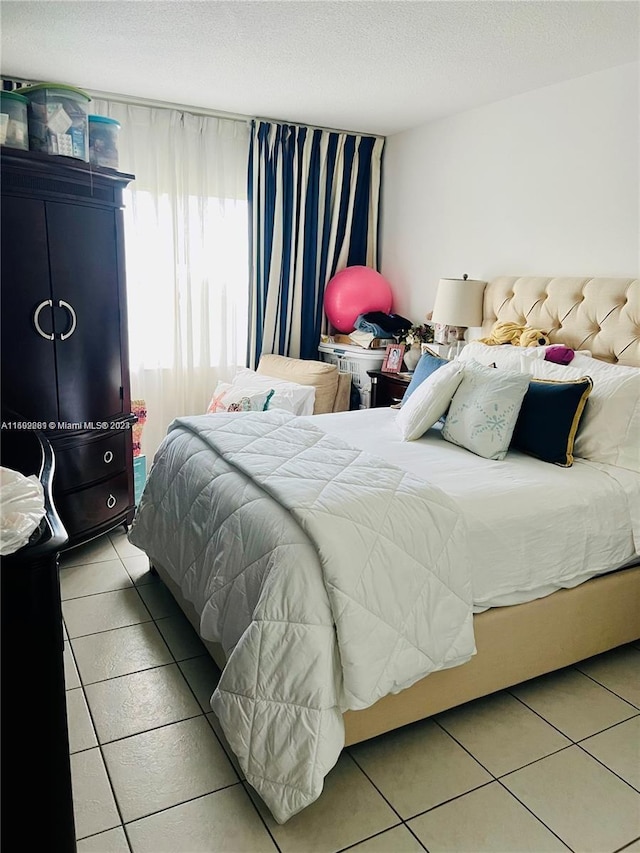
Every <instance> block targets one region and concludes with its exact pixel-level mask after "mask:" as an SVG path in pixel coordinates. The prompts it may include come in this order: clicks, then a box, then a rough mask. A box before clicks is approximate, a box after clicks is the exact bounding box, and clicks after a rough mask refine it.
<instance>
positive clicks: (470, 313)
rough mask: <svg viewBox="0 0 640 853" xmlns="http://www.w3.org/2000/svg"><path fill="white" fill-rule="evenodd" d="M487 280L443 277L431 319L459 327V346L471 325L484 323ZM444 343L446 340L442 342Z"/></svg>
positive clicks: (457, 335) (457, 336)
mask: <svg viewBox="0 0 640 853" xmlns="http://www.w3.org/2000/svg"><path fill="white" fill-rule="evenodd" d="M485 285H486V281H478V280H476V279H472V278H469V277H468V276H467V275H466V274H465V275H464V276H463V277H462V278H441V279H440V281H439V282H438V290H437V292H436V301H435V305H434V306H433V314H432V317H431V321H432V322H433V323H434V324H436V325H440V326H449V327H451V326H454V327H456V329H457V333H456V339H457V342H458V343H457V348H458V349H459V348H460V342H461V341H463V340H464V333H465V332H466V330H467V329H468V328H469V327H470V326H481V325H482V301H483V296H484V288H485ZM442 343H444V341H443V342H442Z"/></svg>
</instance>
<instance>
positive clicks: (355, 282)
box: [324, 266, 393, 332]
mask: <svg viewBox="0 0 640 853" xmlns="http://www.w3.org/2000/svg"><path fill="white" fill-rule="evenodd" d="M392 304H393V294H392V293H391V285H390V284H389V282H388V281H387V280H386V278H385V277H384V276H382V275H380V273H379V272H376V271H375V270H372V269H371V267H361V266H357V267H346V269H343V270H340V272H338V273H336V274H335V275H334V277H333V278H332V279H331V280H330V281H329V282H327V286H326V288H325V291H324V310H325V313H326V315H327V317H328V318H329V322H330V323H331V325H332V326H333V327H334V329H336V330H337V331H338V332H352V331H353V327H354V323H355V321H356V319H357V318H358V316H359V315H360V314H366V313H367V312H368V311H383V312H384V313H385V314H388V313H389V312H390V311H391V305H392Z"/></svg>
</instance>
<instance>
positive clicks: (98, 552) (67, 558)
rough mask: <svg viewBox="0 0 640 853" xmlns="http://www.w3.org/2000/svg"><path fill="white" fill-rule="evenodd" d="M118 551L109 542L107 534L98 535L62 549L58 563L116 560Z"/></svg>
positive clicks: (68, 564)
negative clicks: (82, 542) (80, 543)
mask: <svg viewBox="0 0 640 853" xmlns="http://www.w3.org/2000/svg"><path fill="white" fill-rule="evenodd" d="M117 559H118V553H117V551H116V550H115V548H114V547H113V545H112V544H111V540H110V539H109V537H108V536H106V535H105V536H98V538H97V539H92V540H91V542H87V543H86V545H78V547H77V548H72V549H71V550H70V551H64V552H63V553H62V554H61V555H60V565H61V566H62V567H66V566H82V565H84V564H86V563H101V562H104V561H105V560H117Z"/></svg>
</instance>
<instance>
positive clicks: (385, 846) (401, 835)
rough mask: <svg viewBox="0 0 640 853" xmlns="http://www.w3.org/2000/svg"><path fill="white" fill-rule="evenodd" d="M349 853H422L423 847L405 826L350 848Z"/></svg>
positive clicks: (397, 827)
mask: <svg viewBox="0 0 640 853" xmlns="http://www.w3.org/2000/svg"><path fill="white" fill-rule="evenodd" d="M349 853H424V847H423V846H422V844H420V843H419V842H417V841H416V839H415V838H414V837H413V835H411V833H410V832H409V830H408V829H407V827H406V826H396V827H395V828H394V829H388V830H387V831H386V832H382V833H380V835H376V836H374V837H373V838H370V839H369V840H368V841H362V842H361V843H360V844H356V845H355V846H354V847H350V848H349Z"/></svg>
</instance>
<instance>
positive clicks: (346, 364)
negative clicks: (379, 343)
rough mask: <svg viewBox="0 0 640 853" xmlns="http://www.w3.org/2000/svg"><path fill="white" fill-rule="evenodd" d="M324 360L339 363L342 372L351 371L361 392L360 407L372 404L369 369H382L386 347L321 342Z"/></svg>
mask: <svg viewBox="0 0 640 853" xmlns="http://www.w3.org/2000/svg"><path fill="white" fill-rule="evenodd" d="M318 352H319V353H320V358H321V359H322V361H328V362H329V363H330V364H337V366H338V370H339V371H340V373H350V374H351V381H352V382H353V384H354V385H355V387H356V388H357V389H358V392H359V393H360V408H361V409H368V408H369V406H370V405H371V378H370V377H369V376H367V370H380V368H381V367H382V363H383V361H384V354H385V350H384V349H375V350H370V349H363V347H358V346H350V345H348V344H320V346H319V347H318Z"/></svg>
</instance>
